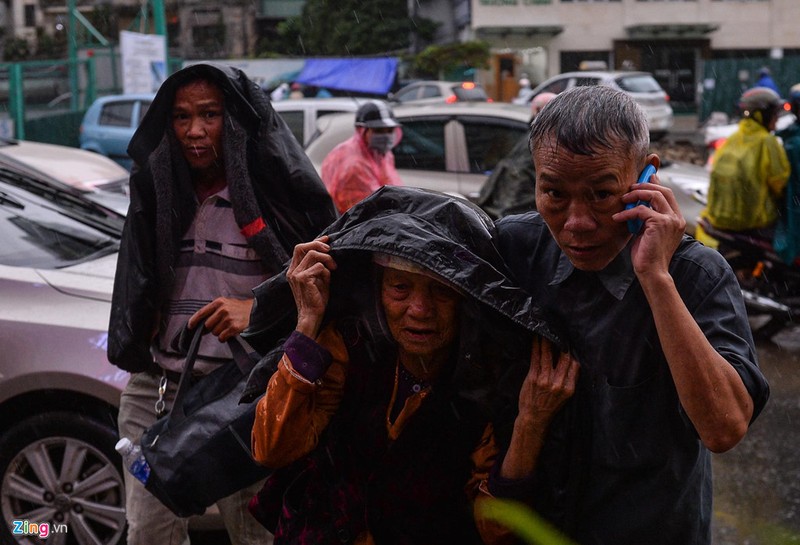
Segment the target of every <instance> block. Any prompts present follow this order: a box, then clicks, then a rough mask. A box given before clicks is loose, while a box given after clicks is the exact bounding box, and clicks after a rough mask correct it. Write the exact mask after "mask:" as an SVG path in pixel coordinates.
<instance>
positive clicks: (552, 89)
mask: <svg viewBox="0 0 800 545" xmlns="http://www.w3.org/2000/svg"><path fill="white" fill-rule="evenodd" d="M568 82H569V78H563V79H559V80H556V81H554V82H553V83H551V84H550V85H548V86H546V87H545V88H544V89H542V90H541V91H540V92H539V93H540V94H541V93H555V94H558V93H560V92H561V91H563V90H564V89H566V88H567V83H568Z"/></svg>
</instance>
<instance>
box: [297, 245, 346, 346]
mask: <svg viewBox="0 0 800 545" xmlns="http://www.w3.org/2000/svg"><path fill="white" fill-rule="evenodd" d="M327 241H328V237H327V236H324V237H321V238H318V239H317V240H313V241H311V242H306V243H303V244H298V245H297V246H295V247H294V252H293V253H292V262H291V264H290V265H289V270H288V271H287V272H286V278H287V279H288V281H289V286H290V287H291V288H292V295H293V296H294V302H295V305H297V331H299V332H300V333H303V334H304V335H307V336H309V337H311V338H312V339H313V338H316V336H317V334H318V333H319V329H320V326H321V324H322V318H323V316H324V315H325V308H326V307H327V306H328V300H329V299H330V283H331V271H333V270H335V269H336V261H334V259H333V257H331V255H330V254H329V253H328V252H330V249H331V247H330V246H329V245H328V244H327Z"/></svg>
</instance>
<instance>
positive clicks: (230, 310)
mask: <svg viewBox="0 0 800 545" xmlns="http://www.w3.org/2000/svg"><path fill="white" fill-rule="evenodd" d="M252 308H253V300H252V299H230V298H228V297H217V298H216V299H214V300H213V301H211V302H210V303H209V304H207V305H206V306H204V307H203V308H201V309H200V310H198V311H197V312H195V313H194V314H192V317H191V318H189V324H188V325H189V329H194V328H195V327H196V326H197V325H198V324H200V323H202V324H203V325H204V326H205V328H206V329H207V330H208V331H210V332H211V333H213V334H214V336H215V337H217V338H218V339H219V342H227V341H228V340H230V339H232V338H233V337H235V336H236V335H238V334H239V333H241V332H242V331H244V329H245V328H246V327H247V325H248V324H249V323H250V310H251V309H252Z"/></svg>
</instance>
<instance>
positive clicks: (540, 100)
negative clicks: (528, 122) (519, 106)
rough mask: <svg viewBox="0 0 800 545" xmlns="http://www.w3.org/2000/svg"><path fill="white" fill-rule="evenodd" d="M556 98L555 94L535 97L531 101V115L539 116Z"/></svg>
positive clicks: (540, 94)
mask: <svg viewBox="0 0 800 545" xmlns="http://www.w3.org/2000/svg"><path fill="white" fill-rule="evenodd" d="M554 98H556V94H555V93H539V94H538V95H536V96H535V97H533V100H531V115H533V116H535V115H536V114H538V113H539V112H540V111H542V108H544V105H545V104H547V103H548V102H550V101H551V100H553V99H554Z"/></svg>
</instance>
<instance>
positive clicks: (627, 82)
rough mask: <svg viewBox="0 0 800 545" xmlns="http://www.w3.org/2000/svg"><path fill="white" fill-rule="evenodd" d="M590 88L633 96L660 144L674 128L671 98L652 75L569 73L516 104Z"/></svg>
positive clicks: (549, 81)
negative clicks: (611, 89) (602, 86)
mask: <svg viewBox="0 0 800 545" xmlns="http://www.w3.org/2000/svg"><path fill="white" fill-rule="evenodd" d="M586 85H608V86H609V87H613V88H615V89H619V90H621V91H625V92H626V93H629V94H630V95H631V97H633V99H634V100H636V102H637V103H638V104H639V106H641V107H642V109H643V110H644V113H645V114H646V115H647V123H648V126H649V127H650V139H651V140H654V141H655V140H660V139H661V138H663V137H664V136H665V135H666V134H667V131H669V129H670V128H671V127H672V123H673V114H672V106H670V104H669V96H667V93H666V92H665V91H664V89H662V88H661V85H659V84H658V82H657V81H656V79H655V78H654V77H653V75H652V74H650V73H649V72H629V71H588V70H585V71H580V72H565V73H563V74H559V75H557V76H554V77H552V78H549V79H547V80H545V81H543V82H542V83H540V84H539V85H537V86H536V87H534V88H533V89H532V90H531V91H530V92H529V93H527V94H525V95H523V96H522V97H517V98H515V99H514V100H513V102H515V103H517V104H527V105H530V103H531V101H532V100H533V98H534V97H535V96H537V95H539V94H541V93H556V94H558V93H560V92H561V91H565V90H567V89H571V88H572V87H582V86H586Z"/></svg>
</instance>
